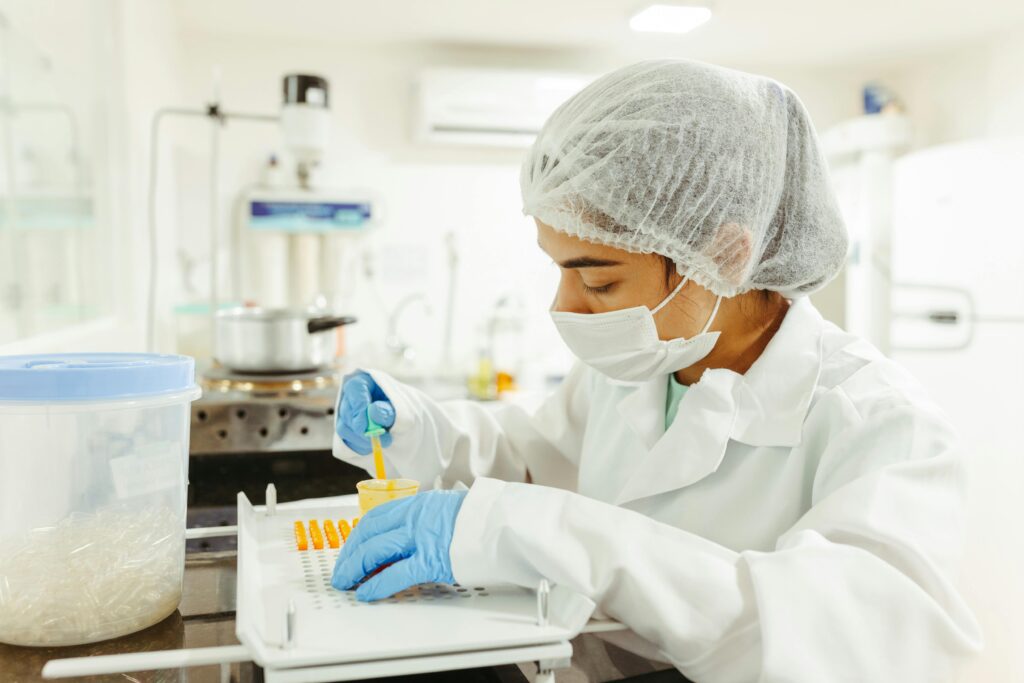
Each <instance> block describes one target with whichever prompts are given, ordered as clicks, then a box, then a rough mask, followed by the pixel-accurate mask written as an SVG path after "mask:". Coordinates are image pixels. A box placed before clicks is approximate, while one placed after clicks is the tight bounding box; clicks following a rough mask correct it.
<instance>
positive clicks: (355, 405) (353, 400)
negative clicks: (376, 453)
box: [334, 372, 395, 455]
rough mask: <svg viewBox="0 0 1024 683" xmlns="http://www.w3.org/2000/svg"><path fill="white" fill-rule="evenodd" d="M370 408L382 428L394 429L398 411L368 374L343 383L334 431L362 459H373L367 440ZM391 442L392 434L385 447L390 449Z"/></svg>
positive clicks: (358, 374)
mask: <svg viewBox="0 0 1024 683" xmlns="http://www.w3.org/2000/svg"><path fill="white" fill-rule="evenodd" d="M367 408H369V409H370V417H372V418H373V421H374V422H376V423H377V424H379V425H380V426H381V427H384V428H385V429H391V427H393V426H394V424H395V407H394V406H393V405H391V401H390V400H388V397H387V396H386V395H385V394H384V391H383V390H382V389H381V388H380V387H379V386H377V383H376V382H374V381H373V377H370V375H368V374H367V373H365V372H354V373H352V374H351V375H348V376H347V377H345V380H344V382H342V385H341V400H340V401H339V402H338V411H337V415H336V416H335V421H334V431H335V432H337V434H338V437H339V438H341V440H342V441H344V442H345V445H346V446H348V447H349V448H351V449H352V450H353V451H355V452H356V453H359V454H360V455H369V454H370V453H371V451H372V450H373V447H372V446H371V445H370V438H369V437H368V436H365V432H366V429H367V422H366V410H367ZM391 442H392V436H391V434H390V433H384V434H382V435H381V437H380V445H381V446H384V447H385V448H387V447H388V446H390V445H391Z"/></svg>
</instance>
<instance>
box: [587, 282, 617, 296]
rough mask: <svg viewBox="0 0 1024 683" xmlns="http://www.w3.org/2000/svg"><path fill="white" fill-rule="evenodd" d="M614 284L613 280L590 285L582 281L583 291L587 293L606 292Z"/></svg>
mask: <svg viewBox="0 0 1024 683" xmlns="http://www.w3.org/2000/svg"><path fill="white" fill-rule="evenodd" d="M614 286H615V283H614V282H609V283H608V284H606V285H599V286H593V287H592V286H590V285H588V284H587V283H586V282H584V283H583V291H585V292H586V293H587V294H607V293H608V292H610V291H611V290H612V287H614Z"/></svg>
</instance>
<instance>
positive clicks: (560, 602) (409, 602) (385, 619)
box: [237, 494, 593, 669]
mask: <svg viewBox="0 0 1024 683" xmlns="http://www.w3.org/2000/svg"><path fill="white" fill-rule="evenodd" d="M356 516H358V508H356V507H355V506H343V505H336V506H311V507H308V508H295V507H291V508H289V509H287V510H283V509H277V510H276V511H273V512H265V511H257V510H255V509H254V508H253V506H252V505H251V504H250V503H249V501H248V499H247V498H246V497H245V496H244V494H239V496H238V608H237V610H238V611H237V635H238V638H239V640H240V641H241V642H242V643H243V644H245V645H246V646H247V647H248V648H249V649H250V651H251V653H252V655H253V658H254V659H255V661H256V662H257V663H258V664H260V665H261V666H264V667H267V668H271V669H285V668H293V667H305V666H320V665H329V664H343V663H351V662H367V661H379V660H387V659H397V658H403V657H416V656H423V655H437V654H444V653H462V652H472V651H479V650H496V649H506V648H516V647H521V646H526V645H542V644H549V643H564V642H566V641H568V640H569V639H571V638H573V637H574V636H575V635H577V634H578V633H579V632H580V630H581V629H582V628H583V626H584V625H585V624H586V622H587V619H588V617H589V616H590V613H591V612H592V611H593V603H591V602H590V601H589V600H587V599H586V598H584V597H582V596H579V595H576V594H574V593H571V592H569V591H565V590H560V589H559V588H558V587H555V588H554V589H553V590H552V591H551V594H550V596H549V598H548V608H547V615H548V620H547V623H546V624H545V625H541V623H540V621H539V620H538V596H537V594H536V593H535V592H534V591H531V590H527V589H524V588H520V587H516V586H508V585H502V586H441V585H425V586H418V587H416V588H413V589H410V590H408V591H405V592H403V593H401V594H399V595H397V596H395V597H393V598H391V599H388V600H384V601H380V602H376V603H369V604H367V603H361V602H359V601H357V600H356V599H355V594H354V592H341V591H337V590H335V589H334V588H332V587H331V585H330V578H331V573H332V571H333V568H334V562H335V559H336V558H337V556H338V553H339V552H340V551H339V550H332V549H330V548H329V547H327V543H325V544H324V546H325V547H324V549H323V550H315V549H314V548H313V546H312V544H310V548H309V550H306V551H299V550H298V549H297V548H296V544H295V536H294V523H295V522H296V521H301V522H302V523H303V524H304V525H308V522H309V520H313V519H315V520H319V521H321V522H322V521H323V520H324V519H332V520H334V521H335V522H337V520H339V519H352V518H353V517H356ZM289 611H291V617H289ZM289 621H290V626H289Z"/></svg>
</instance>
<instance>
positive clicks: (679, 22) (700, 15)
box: [629, 5, 711, 33]
mask: <svg viewBox="0 0 1024 683" xmlns="http://www.w3.org/2000/svg"><path fill="white" fill-rule="evenodd" d="M710 18H711V10H710V9H708V8H707V7H695V6H688V5H651V6H650V7H648V8H646V9H642V10H640V11H639V12H637V13H636V14H634V15H633V16H632V17H630V19H629V27H630V28H631V29H633V30H634V31H656V32H658V33H687V32H688V31H692V30H693V29H695V28H697V27H698V26H700V25H701V24H703V23H704V22H706V21H707V20H708V19H710Z"/></svg>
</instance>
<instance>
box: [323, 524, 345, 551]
mask: <svg viewBox="0 0 1024 683" xmlns="http://www.w3.org/2000/svg"><path fill="white" fill-rule="evenodd" d="M324 535H325V536H327V545H329V546H331V547H332V548H337V547H338V546H339V545H341V543H340V542H339V541H338V530H337V529H335V528H334V522H333V521H331V520H329V519H325V520H324Z"/></svg>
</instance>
